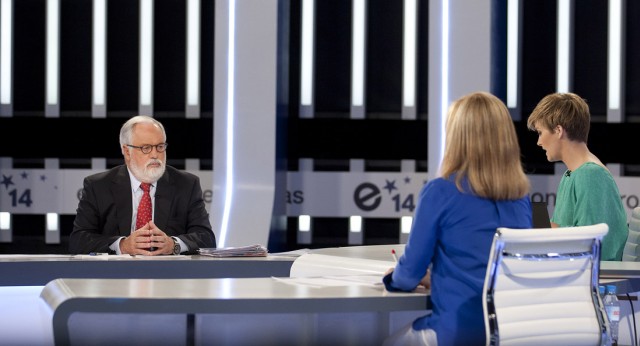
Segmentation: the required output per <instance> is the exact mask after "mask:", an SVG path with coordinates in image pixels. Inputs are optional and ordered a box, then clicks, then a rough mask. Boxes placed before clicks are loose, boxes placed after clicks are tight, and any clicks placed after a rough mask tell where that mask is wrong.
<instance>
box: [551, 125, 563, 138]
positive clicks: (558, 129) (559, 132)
mask: <svg viewBox="0 0 640 346" xmlns="http://www.w3.org/2000/svg"><path fill="white" fill-rule="evenodd" d="M553 132H554V133H556V134H557V135H558V138H562V136H563V135H564V128H563V127H562V125H556V128H555V129H554V130H553Z"/></svg>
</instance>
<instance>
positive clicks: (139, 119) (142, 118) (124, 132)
mask: <svg viewBox="0 0 640 346" xmlns="http://www.w3.org/2000/svg"><path fill="white" fill-rule="evenodd" d="M141 123H148V124H154V125H156V126H157V127H158V128H160V130H162V137H164V141H165V142H166V141H167V133H166V132H165V131H164V126H162V123H161V122H159V121H158V120H156V119H154V118H152V117H150V116H148V115H136V116H135V117H133V118H131V119H129V120H127V122H126V123H124V125H122V128H120V147H122V146H124V145H127V144H131V136H132V133H133V128H134V127H135V126H136V125H137V124H141Z"/></svg>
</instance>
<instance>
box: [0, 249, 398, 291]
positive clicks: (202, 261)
mask: <svg viewBox="0 0 640 346" xmlns="http://www.w3.org/2000/svg"><path fill="white" fill-rule="evenodd" d="M392 248H395V249H396V252H398V254H399V255H400V254H402V253H403V252H404V245H372V246H349V247H337V248H325V249H316V250H308V252H312V253H319V254H327V255H336V256H343V257H353V258H362V259H380V260H385V261H389V260H390V259H391V249H392ZM303 252H304V251H303ZM296 258H297V257H296V256H289V255H287V254H286V253H285V254H282V255H280V254H269V255H268V256H267V257H245V258H240V257H230V258H215V257H209V256H200V255H195V256H184V255H181V256H134V257H132V256H115V255H108V256H89V255H0V273H2V275H0V286H44V285H46V284H47V283H48V282H50V281H52V280H54V279H58V278H73V279H76V278H77V279H82V278H95V279H215V278H257V277H270V276H280V277H287V276H289V273H290V270H291V266H292V264H293V261H294V260H295V259H296Z"/></svg>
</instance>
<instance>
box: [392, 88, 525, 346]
mask: <svg viewBox="0 0 640 346" xmlns="http://www.w3.org/2000/svg"><path fill="white" fill-rule="evenodd" d="M440 173H441V174H440V177H438V178H436V179H434V180H431V181H429V182H428V183H427V184H426V185H425V186H424V187H423V189H422V191H421V192H420V197H419V200H418V205H417V209H416V211H415V215H414V216H415V218H414V223H413V226H412V229H411V234H410V235H409V239H408V240H407V244H406V247H405V251H404V254H403V255H402V256H401V257H400V258H399V260H398V264H397V265H396V267H395V268H393V269H390V270H389V272H388V273H387V275H385V277H384V279H383V282H384V284H385V287H386V289H387V290H388V291H412V290H414V289H416V288H417V286H418V285H423V286H430V288H431V302H432V313H431V314H428V315H426V316H423V317H420V318H418V319H416V320H415V321H414V322H413V323H412V324H411V325H409V326H407V327H405V328H404V329H400V330H399V331H398V332H396V333H395V334H393V335H391V336H390V337H389V338H388V339H387V340H386V341H385V345H484V344H485V329H484V316H483V310H482V287H483V284H484V279H485V274H486V270H487V260H488V258H489V251H490V248H491V242H492V239H493V236H494V234H495V232H496V229H497V228H498V227H510V228H531V227H532V215H531V202H530V200H529V189H530V184H529V180H528V178H527V176H526V175H525V173H524V170H523V167H522V162H521V161H520V146H519V144H518V138H517V135H516V132H515V128H514V125H513V121H512V119H511V116H510V115H509V111H508V110H507V108H506V106H505V105H504V103H503V102H502V101H500V99H498V98H497V97H495V96H493V95H491V94H489V93H486V92H476V93H472V94H469V95H465V96H463V97H461V98H460V99H458V100H456V101H454V102H453V104H452V105H451V106H450V108H449V114H448V117H447V122H446V145H445V152H444V158H443V161H442V168H441V172H440ZM429 267H431V269H430V275H429V274H427V269H428V268H429Z"/></svg>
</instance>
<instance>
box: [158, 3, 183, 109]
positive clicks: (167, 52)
mask: <svg viewBox="0 0 640 346" xmlns="http://www.w3.org/2000/svg"><path fill="white" fill-rule="evenodd" d="M153 6H154V33H153V44H154V49H153V54H154V57H153V62H154V65H153V111H154V114H155V115H156V116H162V115H163V114H164V113H174V116H175V113H179V114H184V112H185V90H186V86H185V82H186V78H185V72H186V65H185V63H186V47H187V45H186V37H187V36H186V35H187V31H186V2H185V1H184V0H155V1H154V2H153Z"/></svg>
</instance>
